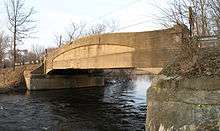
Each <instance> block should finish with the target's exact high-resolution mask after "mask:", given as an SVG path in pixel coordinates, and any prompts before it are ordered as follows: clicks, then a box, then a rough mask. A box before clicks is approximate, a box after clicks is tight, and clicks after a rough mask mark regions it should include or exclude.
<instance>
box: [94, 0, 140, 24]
mask: <svg viewBox="0 0 220 131" xmlns="http://www.w3.org/2000/svg"><path fill="white" fill-rule="evenodd" d="M141 1H142V0H134V1H132V2H130V3H129V4H127V5H124V6H121V7H119V8H118V9H115V10H113V11H110V12H108V13H105V14H104V15H101V16H99V17H97V18H94V20H92V22H94V21H96V20H97V19H98V20H100V19H103V18H104V17H106V16H108V15H111V14H113V13H114V12H116V11H117V12H118V11H120V10H123V9H125V8H128V7H129V6H132V5H134V4H136V3H138V2H141Z"/></svg>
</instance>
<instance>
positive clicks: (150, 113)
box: [146, 76, 220, 131]
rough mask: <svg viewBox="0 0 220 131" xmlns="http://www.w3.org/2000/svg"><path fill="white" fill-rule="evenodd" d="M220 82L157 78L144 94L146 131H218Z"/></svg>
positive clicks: (219, 126) (207, 79)
mask: <svg viewBox="0 0 220 131" xmlns="http://www.w3.org/2000/svg"><path fill="white" fill-rule="evenodd" d="M219 98H220V78H219V77H216V78H197V79H179V80H178V79H173V80H172V78H168V77H166V76H159V77H157V78H155V79H154V82H153V84H152V86H151V87H150V88H149V89H148V92H147V121H146V130H148V131H158V130H159V131H176V130H180V131H195V130H200V131H205V130H216V131H217V130H220V99H219Z"/></svg>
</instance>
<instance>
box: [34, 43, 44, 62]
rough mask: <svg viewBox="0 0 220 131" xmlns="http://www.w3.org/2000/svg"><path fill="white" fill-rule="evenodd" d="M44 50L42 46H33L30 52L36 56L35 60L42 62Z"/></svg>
mask: <svg viewBox="0 0 220 131" xmlns="http://www.w3.org/2000/svg"><path fill="white" fill-rule="evenodd" d="M44 51H45V48H44V47H43V46H40V45H37V44H33V45H32V52H33V53H34V54H35V55H36V60H42V58H43V55H44Z"/></svg>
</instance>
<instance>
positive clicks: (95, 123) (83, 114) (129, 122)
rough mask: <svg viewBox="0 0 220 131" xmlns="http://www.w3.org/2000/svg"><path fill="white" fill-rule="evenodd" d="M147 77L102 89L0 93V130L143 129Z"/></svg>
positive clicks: (148, 83)
mask: <svg viewBox="0 0 220 131" xmlns="http://www.w3.org/2000/svg"><path fill="white" fill-rule="evenodd" d="M149 86H150V79H149V77H148V76H138V77H137V78H135V79H133V80H132V81H130V82H127V83H120V84H119V83H114V84H109V85H107V86H106V87H105V88H103V87H102V88H81V89H67V90H53V91H37V92H31V93H30V92H28V93H26V94H10V95H5V94H2V95H0V130H27V131H29V130H55V131H56V130H58V131H59V130H65V131H66V130H73V129H74V130H101V131H102V130H111V131H112V130H144V123H145V113H146V89H147V87H149Z"/></svg>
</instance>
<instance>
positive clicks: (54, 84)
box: [25, 74, 104, 90]
mask: <svg viewBox="0 0 220 131" xmlns="http://www.w3.org/2000/svg"><path fill="white" fill-rule="evenodd" d="M25 81H26V87H27V89H28V90H54V89H66V88H83V87H100V86H104V78H103V77H96V76H86V75H83V76H65V75H51V76H50V75H41V74H29V75H25Z"/></svg>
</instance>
